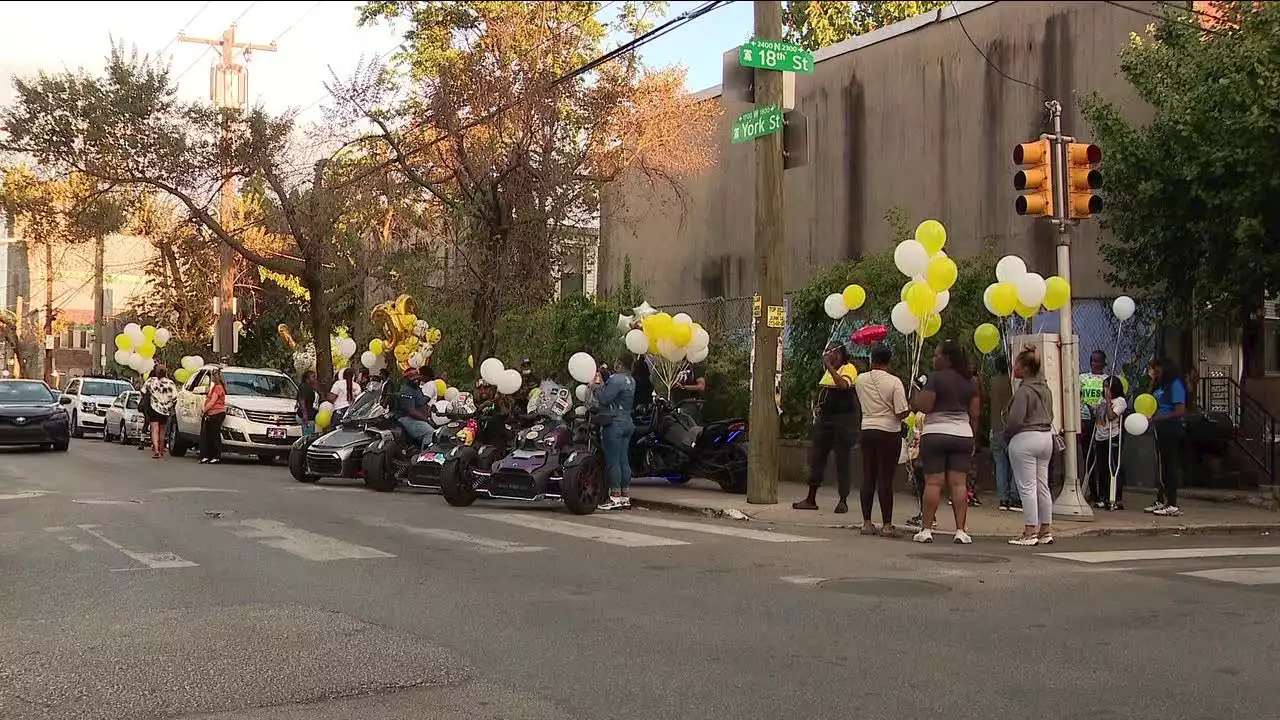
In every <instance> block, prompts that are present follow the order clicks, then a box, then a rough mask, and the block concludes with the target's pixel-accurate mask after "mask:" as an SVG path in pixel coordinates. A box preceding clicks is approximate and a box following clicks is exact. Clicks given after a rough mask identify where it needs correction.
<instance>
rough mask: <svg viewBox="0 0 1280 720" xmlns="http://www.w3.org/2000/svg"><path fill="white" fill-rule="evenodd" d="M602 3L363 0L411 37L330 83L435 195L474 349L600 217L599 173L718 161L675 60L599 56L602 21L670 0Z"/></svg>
mask: <svg viewBox="0 0 1280 720" xmlns="http://www.w3.org/2000/svg"><path fill="white" fill-rule="evenodd" d="M605 5H606V3H599V2H369V3H366V4H365V5H364V7H363V8H362V16H361V20H362V22H363V23H374V22H382V21H386V22H397V23H403V24H406V25H407V27H408V30H407V31H406V33H405V43H404V46H403V47H404V51H403V52H402V53H401V54H400V55H399V56H398V57H396V58H395V59H394V60H393V62H392V65H391V66H390V67H385V68H384V67H378V66H375V67H371V68H366V70H365V72H363V73H360V74H358V75H357V76H356V77H355V78H353V79H352V80H350V81H348V82H346V83H336V84H335V87H332V88H331V90H332V91H333V93H334V95H335V97H336V98H337V99H338V100H339V103H340V105H341V106H342V107H343V109H344V110H345V112H346V113H348V115H349V119H350V120H352V121H357V120H358V121H362V123H363V124H365V125H372V127H373V128H374V129H375V130H374V132H373V133H371V134H370V135H369V136H367V137H363V138H359V139H357V140H356V141H354V145H355V146H357V147H361V149H362V151H363V152H365V153H366V154H367V155H369V156H374V155H379V156H382V155H385V157H387V158H388V160H387V161H386V162H385V163H382V164H379V165H378V166H377V167H379V168H380V169H382V170H386V171H389V172H392V173H395V174H398V175H401V176H403V178H404V179H405V180H407V181H408V184H410V185H412V186H415V187H417V188H418V189H419V190H420V191H421V192H422V194H423V196H424V199H426V200H427V201H429V202H430V203H432V204H434V205H437V206H438V207H439V208H440V209H441V216H442V217H444V218H445V221H444V222H445V225H446V227H447V233H446V235H447V236H448V242H449V244H450V247H449V248H448V250H449V252H450V254H451V255H452V256H453V257H454V258H455V264H456V266H457V268H458V270H459V271H460V274H458V275H455V276H453V277H451V278H449V283H450V285H451V286H452V287H453V289H454V290H455V291H456V292H458V293H459V294H460V295H462V296H463V297H464V298H465V300H466V301H467V302H468V303H469V307H470V318H471V321H472V323H473V325H474V336H473V338H472V342H471V350H472V354H473V355H474V356H475V357H477V358H482V357H486V356H488V355H489V354H490V353H492V352H493V351H494V349H495V348H494V343H495V339H494V338H495V329H496V326H497V324H498V320H499V318H500V317H501V316H502V313H503V312H504V311H507V310H511V309H513V308H519V307H522V306H530V305H533V304H536V303H540V302H542V301H544V300H546V299H548V298H549V297H550V295H551V292H552V278H553V271H554V270H555V269H556V263H557V262H558V261H559V251H560V249H561V248H563V247H565V244H566V243H567V242H568V241H570V240H571V239H572V238H574V237H580V236H581V234H582V228H584V227H586V226H589V225H594V224H596V223H597V222H598V212H599V190H600V187H601V185H602V184H604V183H606V182H609V181H610V180H613V179H615V178H616V177H618V175H619V174H621V173H623V172H638V173H642V174H643V175H644V176H647V177H649V178H651V179H654V180H659V181H669V182H675V181H677V180H679V179H680V178H684V177H687V176H689V175H691V174H695V173H697V172H699V171H702V170H704V169H705V168H707V167H708V166H709V165H710V164H711V163H712V162H713V161H714V160H713V158H714V155H713V153H712V146H711V142H712V138H713V131H714V123H715V118H716V116H717V114H718V109H717V107H716V106H715V105H714V104H713V103H706V102H700V101H699V100H697V99H696V98H694V97H693V96H692V95H690V94H689V93H688V92H687V91H685V89H684V77H685V73H684V71H683V70H682V69H679V68H663V69H648V68H644V67H642V66H641V64H640V62H639V61H638V59H637V58H636V57H635V56H634V54H625V55H622V56H619V57H617V58H615V59H613V60H611V61H609V62H605V63H602V64H599V65H596V66H593V65H592V61H593V60H595V59H596V58H598V57H600V56H601V55H603V54H604V45H605V43H606V39H607V37H608V36H609V34H610V30H613V31H617V32H620V33H631V34H637V33H640V32H643V31H644V29H645V25H646V23H647V22H648V21H649V18H650V17H652V16H654V15H656V14H657V13H660V12H662V10H663V9H664V6H665V3H638V2H626V3H621V4H620V6H619V7H618V8H617V9H616V11H617V21H616V22H615V23H614V24H613V25H612V26H610V25H606V24H605V23H602V22H601V20H600V19H599V18H598V17H597V16H598V15H600V14H601V11H602V10H603V9H604V6H605ZM607 5H618V4H617V3H608V4H607ZM584 67H585V68H587V69H586V70H582V68H584ZM366 171H367V170H366Z"/></svg>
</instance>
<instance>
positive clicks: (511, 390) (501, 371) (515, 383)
mask: <svg viewBox="0 0 1280 720" xmlns="http://www.w3.org/2000/svg"><path fill="white" fill-rule="evenodd" d="M480 379H481V380H483V381H485V382H486V383H488V384H489V385H492V386H493V387H494V388H495V389H496V390H497V391H498V392H499V393H501V394H503V395H515V394H516V393H518V392H520V386H522V385H524V377H523V376H521V375H520V371H519V370H515V369H513V368H509V367H506V366H505V365H503V364H502V361H501V360H499V359H498V358H494V357H491V358H489V359H488V360H485V361H484V362H482V363H480ZM446 399H447V398H446Z"/></svg>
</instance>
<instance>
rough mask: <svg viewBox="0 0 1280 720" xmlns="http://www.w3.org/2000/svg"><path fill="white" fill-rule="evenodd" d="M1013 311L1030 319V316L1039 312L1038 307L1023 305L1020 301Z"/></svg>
mask: <svg viewBox="0 0 1280 720" xmlns="http://www.w3.org/2000/svg"><path fill="white" fill-rule="evenodd" d="M1014 312H1016V313H1018V315H1019V316H1021V317H1024V318H1026V319H1028V320H1030V319H1031V318H1033V317H1035V316H1036V313H1039V312H1040V308H1033V307H1031V306H1030V305H1023V304H1022V303H1018V309H1017V310H1015V311H1014Z"/></svg>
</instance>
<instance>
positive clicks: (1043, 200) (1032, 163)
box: [1013, 140, 1054, 218]
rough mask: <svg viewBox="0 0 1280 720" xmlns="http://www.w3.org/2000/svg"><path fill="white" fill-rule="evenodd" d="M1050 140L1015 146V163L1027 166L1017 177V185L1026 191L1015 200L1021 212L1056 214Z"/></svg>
mask: <svg viewBox="0 0 1280 720" xmlns="http://www.w3.org/2000/svg"><path fill="white" fill-rule="evenodd" d="M1049 147H1050V146H1049V141H1048V140H1038V141H1036V142H1029V143H1022V144H1021V145H1019V146H1017V147H1015V148H1014V149H1013V162H1014V164H1015V165H1023V166H1024V168H1023V169H1022V170H1019V171H1018V172H1017V174H1015V175H1014V176H1013V187H1014V189H1015V190H1018V191H1019V192H1023V193H1026V194H1025V195H1020V196H1018V199H1017V200H1016V201H1014V206H1013V207H1014V209H1015V210H1017V212H1018V214H1019V215H1033V216H1035V217H1040V218H1051V217H1053V216H1054V215H1053V170H1052V168H1053V165H1052V163H1051V162H1050V159H1049V158H1050V155H1051V153H1050V152H1049Z"/></svg>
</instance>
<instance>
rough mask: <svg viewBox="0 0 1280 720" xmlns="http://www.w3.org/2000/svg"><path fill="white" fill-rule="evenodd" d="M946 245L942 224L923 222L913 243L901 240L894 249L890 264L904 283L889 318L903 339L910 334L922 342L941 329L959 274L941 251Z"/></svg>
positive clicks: (953, 264) (957, 269) (917, 228)
mask: <svg viewBox="0 0 1280 720" xmlns="http://www.w3.org/2000/svg"><path fill="white" fill-rule="evenodd" d="M946 244H947V229H946V228H945V227H943V226H942V223H940V222H938V221H937V220H925V221H924V222H922V223H920V225H919V226H917V227H916V232H915V239H914V240H903V241H902V242H900V243H898V247H896V248H894V251H893V264H894V265H896V266H897V268H898V271H899V272H901V273H902V274H903V275H906V276H907V278H908V280H907V282H906V283H905V284H904V285H903V286H902V294H901V296H900V298H901V302H899V303H898V304H897V305H895V306H894V307H893V311H892V312H890V313H889V317H890V319H891V320H892V321H893V327H894V329H896V330H897V331H898V332H900V333H902V334H903V335H911V334H913V333H914V334H915V335H916V336H917V337H918V338H919V339H923V338H928V337H933V336H934V335H937V334H938V331H939V330H941V329H942V311H943V310H945V309H946V308H947V305H948V304H949V303H950V302H951V286H952V285H955V284H956V278H957V277H958V276H959V274H960V270H959V268H958V267H956V261H955V260H952V259H951V258H949V257H947V254H946V253H945V252H943V250H942V248H943V247H945V246H946Z"/></svg>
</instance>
